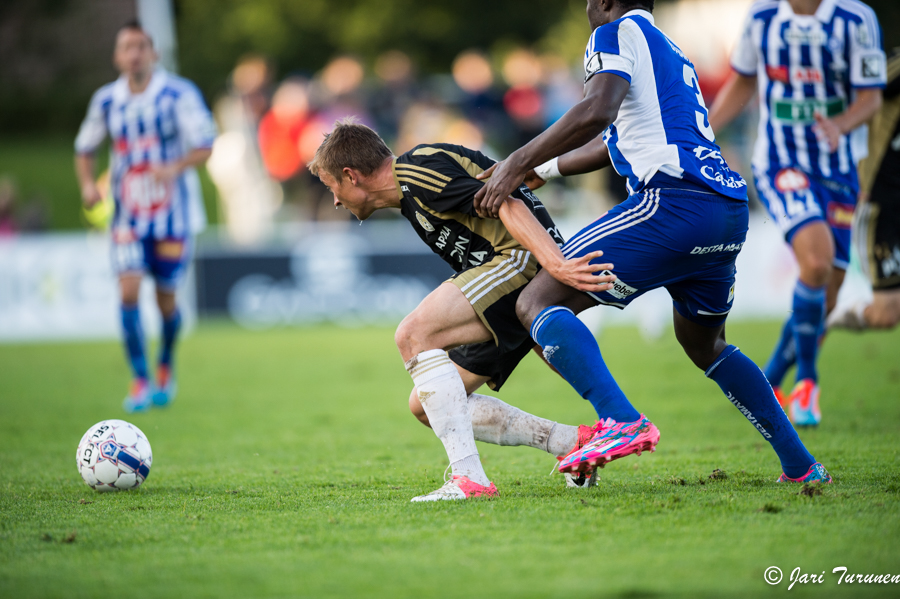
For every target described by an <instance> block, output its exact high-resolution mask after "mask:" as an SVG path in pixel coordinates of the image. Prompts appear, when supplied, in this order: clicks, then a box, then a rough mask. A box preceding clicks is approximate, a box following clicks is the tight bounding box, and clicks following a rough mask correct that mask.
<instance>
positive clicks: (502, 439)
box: [409, 373, 597, 489]
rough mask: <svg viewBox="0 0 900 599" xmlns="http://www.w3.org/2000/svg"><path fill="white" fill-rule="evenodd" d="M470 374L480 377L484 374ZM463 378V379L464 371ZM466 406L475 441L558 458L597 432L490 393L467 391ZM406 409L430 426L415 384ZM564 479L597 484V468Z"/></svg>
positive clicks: (580, 485) (569, 482) (568, 482)
mask: <svg viewBox="0 0 900 599" xmlns="http://www.w3.org/2000/svg"><path fill="white" fill-rule="evenodd" d="M467 374H469V375H471V373H467ZM471 376H472V377H475V378H476V379H481V380H483V379H484V378H485V377H477V375H471ZM463 381H466V375H465V374H463ZM480 386H481V383H478V384H475V385H472V387H469V385H468V383H467V388H473V387H474V388H478V387H480ZM468 406H469V415H470V417H471V419H472V433H473V434H474V437H475V440H476V441H481V442H483V443H493V444H494V445H501V446H508V447H519V446H525V447H533V448H535V449H539V450H541V451H546V452H547V453H549V454H550V455H552V456H555V457H556V458H557V460H561V459H562V458H563V456H565V455H566V454H568V453H571V452H572V451H574V450H576V449H580V448H582V447H584V446H585V445H587V443H589V442H590V440H591V437H593V436H594V433H595V432H596V430H595V427H591V426H586V425H583V424H582V425H578V426H571V425H568V424H562V423H560V422H554V421H552V420H547V419H546V418H541V417H539V416H535V415H534V414H529V413H528V412H525V411H523V410H520V409H519V408H517V407H515V406H511V405H509V404H508V403H506V402H504V401H502V400H500V399H498V398H496V397H491V396H489V395H481V394H479V393H470V394H469V401H468ZM409 409H410V411H411V412H412V413H413V414H414V415H415V416H416V418H418V420H419V421H420V422H421V423H422V424H424V425H425V426H430V425H429V422H428V416H427V415H426V414H425V411H424V410H423V409H422V404H421V403H420V402H419V396H418V393H417V391H416V389H415V388H414V389H413V391H412V394H411V395H410V397H409ZM565 480H566V486H567V487H573V488H579V489H586V488H589V487H593V486H595V485H596V484H597V472H596V470H589V471H587V472H580V473H576V474H574V475H573V474H570V473H566V475H565Z"/></svg>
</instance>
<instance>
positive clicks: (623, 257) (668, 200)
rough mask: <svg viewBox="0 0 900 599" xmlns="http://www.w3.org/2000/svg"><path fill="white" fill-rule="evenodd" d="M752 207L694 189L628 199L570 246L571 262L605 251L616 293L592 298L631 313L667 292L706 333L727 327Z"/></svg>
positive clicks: (660, 191)
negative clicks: (645, 298)
mask: <svg viewBox="0 0 900 599" xmlns="http://www.w3.org/2000/svg"><path fill="white" fill-rule="evenodd" d="M748 220H749V210H748V207H747V202H745V201H738V200H733V199H730V198H726V197H725V196H721V195H718V194H715V193H704V192H698V191H692V190H687V189H648V190H645V191H643V192H641V193H639V194H635V195H633V196H631V197H630V198H628V199H627V200H626V201H625V202H623V203H621V204H619V205H618V206H616V207H615V208H613V209H612V210H610V211H609V212H607V213H606V214H604V215H603V216H602V217H600V218H599V219H598V220H596V221H595V222H593V223H591V224H590V225H588V226H587V227H585V228H584V229H582V230H581V231H579V232H578V233H577V234H576V235H574V236H573V237H572V238H571V239H569V241H568V243H566V245H565V246H563V254H564V255H565V256H566V258H574V257H576V256H583V255H585V254H589V253H591V252H594V251H597V250H603V256H602V257H600V258H598V259H597V260H595V263H604V262H611V263H612V264H613V270H612V273H613V274H615V275H616V276H617V277H618V280H617V281H616V283H615V287H614V288H613V289H610V290H608V291H603V292H601V293H589V294H588V295H590V296H591V297H593V298H594V299H595V300H596V301H597V302H598V303H601V304H606V305H610V306H616V307H617V308H624V307H625V306H627V305H628V304H629V303H631V302H632V301H633V300H634V299H635V298H637V297H640V296H641V295H643V294H644V293H647V292H648V291H650V290H651V289H656V288H657V287H665V288H666V290H667V291H668V292H669V295H671V296H672V301H673V303H674V306H675V309H676V310H677V311H678V313H679V314H681V315H682V316H684V317H685V318H687V319H688V320H691V321H693V322H696V323H699V324H702V325H705V326H718V325H720V324H722V323H723V322H725V318H726V317H727V316H728V312H730V311H731V304H732V301H733V300H734V278H735V273H736V269H735V266H734V261H735V259H736V258H737V255H738V253H739V252H740V251H741V247H742V246H743V245H744V240H745V239H746V237H747V224H748Z"/></svg>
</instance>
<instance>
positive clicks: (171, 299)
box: [156, 292, 177, 318]
mask: <svg viewBox="0 0 900 599" xmlns="http://www.w3.org/2000/svg"><path fill="white" fill-rule="evenodd" d="M156 304H157V305H158V306H159V311H160V312H161V313H162V315H163V317H165V318H168V317H169V316H171V315H172V314H174V313H175V310H176V308H177V304H176V302H175V294H174V293H160V292H157V293H156Z"/></svg>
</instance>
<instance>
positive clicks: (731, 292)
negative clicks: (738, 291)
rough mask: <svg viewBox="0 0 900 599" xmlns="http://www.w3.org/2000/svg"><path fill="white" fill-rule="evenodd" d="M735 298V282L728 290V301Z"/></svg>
mask: <svg viewBox="0 0 900 599" xmlns="http://www.w3.org/2000/svg"><path fill="white" fill-rule="evenodd" d="M733 300H734V284H732V285H731V289H729V290H728V302H727V303H729V304H730V303H731V302H732V301H733Z"/></svg>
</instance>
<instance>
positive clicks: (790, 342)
mask: <svg viewBox="0 0 900 599" xmlns="http://www.w3.org/2000/svg"><path fill="white" fill-rule="evenodd" d="M796 363H797V344H796V343H795V342H794V319H793V317H790V318H788V319H787V320H786V321H785V322H784V326H783V327H782V328H781V337H780V338H779V339H778V345H776V346H775V351H773V352H772V356H771V357H770V358H769V363H768V364H766V370H765V375H766V378H767V379H768V380H769V384H771V385H772V386H773V387H780V386H781V381H782V380H784V375H785V374H787V371H788V369H789V368H790V367H791V366H793V365H794V364H796Z"/></svg>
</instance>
